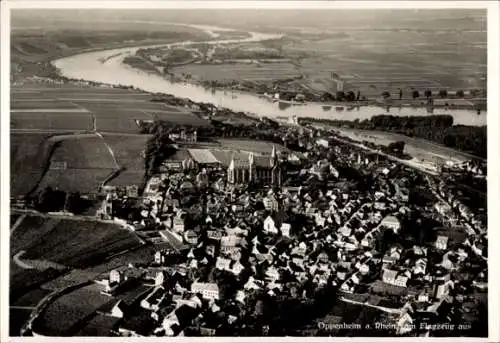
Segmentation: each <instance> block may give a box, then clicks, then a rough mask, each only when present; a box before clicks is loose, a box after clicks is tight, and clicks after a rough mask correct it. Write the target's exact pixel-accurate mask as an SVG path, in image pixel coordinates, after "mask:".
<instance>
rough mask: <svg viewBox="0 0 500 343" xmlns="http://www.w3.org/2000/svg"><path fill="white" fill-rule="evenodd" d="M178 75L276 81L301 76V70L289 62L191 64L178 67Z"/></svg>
mask: <svg viewBox="0 0 500 343" xmlns="http://www.w3.org/2000/svg"><path fill="white" fill-rule="evenodd" d="M172 71H173V72H174V73H176V74H182V73H187V74H190V75H193V77H194V78H198V79H200V80H207V81H212V80H214V81H231V80H247V81H272V80H276V79H288V78H295V77H299V76H300V75H301V73H300V70H298V69H297V67H296V66H295V65H293V64H291V63H288V62H275V63H260V64H258V65H257V64H253V63H252V64H250V63H249V64H243V63H237V64H233V63H231V64H229V63H227V64H221V65H219V64H190V65H186V66H182V67H176V68H174V69H173V70H172Z"/></svg>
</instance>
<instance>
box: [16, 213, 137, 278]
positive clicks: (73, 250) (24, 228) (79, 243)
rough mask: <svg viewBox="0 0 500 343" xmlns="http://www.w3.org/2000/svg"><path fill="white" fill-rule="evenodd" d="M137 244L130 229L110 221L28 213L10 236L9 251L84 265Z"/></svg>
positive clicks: (71, 264) (34, 257)
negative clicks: (61, 217) (52, 216)
mask: <svg viewBox="0 0 500 343" xmlns="http://www.w3.org/2000/svg"><path fill="white" fill-rule="evenodd" d="M138 245H139V242H138V240H137V239H136V238H135V237H134V236H133V234H131V233H130V232H128V231H126V230H125V229H122V228H121V227H119V226H117V225H114V224H105V223H99V222H90V221H82V220H70V219H58V218H41V217H36V216H28V217H27V218H26V219H25V220H24V221H23V222H22V223H21V225H20V226H19V227H18V228H17V229H16V231H15V232H14V234H13V236H12V238H11V254H14V253H16V252H18V251H20V250H24V251H25V254H24V255H23V258H25V259H36V260H47V261H51V262H55V263H60V264H63V265H65V266H70V267H74V268H76V267H78V268H81V267H85V266H91V265H96V264H99V263H101V261H102V260H103V259H105V258H106V257H109V256H111V255H113V254H116V253H118V252H120V251H123V250H126V249H130V248H133V247H136V246H138Z"/></svg>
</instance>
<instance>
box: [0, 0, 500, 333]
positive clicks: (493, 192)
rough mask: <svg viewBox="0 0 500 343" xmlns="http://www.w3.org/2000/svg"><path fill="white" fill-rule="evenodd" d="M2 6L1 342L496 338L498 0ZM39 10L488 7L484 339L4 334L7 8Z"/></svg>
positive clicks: (68, 1) (11, 0)
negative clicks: (486, 332)
mask: <svg viewBox="0 0 500 343" xmlns="http://www.w3.org/2000/svg"><path fill="white" fill-rule="evenodd" d="M0 5H1V21H0V24H1V40H0V41H1V43H2V44H1V52H2V53H1V73H0V76H1V103H0V105H1V114H2V115H1V129H2V133H1V134H0V139H1V140H0V149H1V166H2V170H1V174H0V176H1V179H0V180H1V182H0V192H1V207H0V210H1V212H0V214H1V230H0V234H1V236H0V247H1V257H2V258H1V267H0V272H1V288H0V289H1V294H0V295H1V297H0V305H1V307H0V309H1V312H0V324H1V326H0V333H1V336H0V341H1V342H21V341H23V342H24V341H41V342H68V341H78V342H96V341H99V342H100V341H113V340H116V341H120V342H122V341H125V342H133V341H138V342H139V341H140V342H149V341H151V342H158V341H161V342H178V341H185V342H187V341H189V342H197V341H199V342H202V341H203V342H205V341H213V342H235V341H236V342H265V341H267V342H285V341H289V342H306V341H307V342H325V341H332V342H368V341H369V342H387V341H396V342H414V341H417V340H418V342H478V341H490V342H498V341H500V328H499V327H500V315H499V305H500V297H499V295H500V294H499V286H500V284H499V278H500V277H499V272H500V270H499V264H500V263H495V262H497V261H498V262H500V257H499V256H498V255H499V251H498V249H496V250H495V245H496V244H500V236H499V235H500V232H498V230H497V229H496V225H498V223H500V213H499V211H498V209H499V207H498V205H499V202H498V200H499V195H500V186H499V182H498V181H499V180H498V174H499V172H498V170H497V167H498V166H499V164H498V157H499V136H500V125H499V120H498V115H500V111H499V106H498V103H499V101H498V95H499V91H500V88H499V78H498V77H499V68H498V62H499V61H500V56H499V51H498V45H499V39H500V36H499V6H500V5H499V2H497V1H307V2H306V1H303V2H296V1H209V0H207V1H120V0H117V1H109V0H108V1H80V0H75V1H73V0H65V1H44V0H39V1H22V0H18V1H17V0H16V1H15V0H7V1H2V2H1V3H0ZM20 8H25V9H42V8H47V9H49V8H52V9H56V8H81V9H90V8H102V9H104V8H123V9H125V8H129V9H141V8H144V9H153V8H170V9H191V8H198V9H200V8H201V9H223V8H224V9H225V8H234V9H255V8H262V9H353V10H355V9H363V8H370V9H374V8H385V9H391V8H400V9H413V8H415V9H417V8H419V9H440V8H447V9H448V8H449V9H459V8H461V9H467V8H469V9H476V8H478V9H487V10H488V113H489V115H488V118H487V123H488V209H489V213H488V228H489V232H488V236H489V237H488V238H489V239H488V241H489V260H490V261H494V263H490V264H489V266H488V270H489V294H488V300H489V304H488V312H489V316H488V318H489V338H488V339H478V338H444V339H437V338H367V337H363V338H359V339H358V338H345V337H342V338H341V337H332V338H312V337H311V338H310V337H304V338H291V337H265V338H247V337H234V338H233V337H230V338H223V337H215V338H207V337H201V338H194V337H185V338H163V337H162V338H140V339H137V338H127V339H124V338H102V337H101V338H88V337H71V338H67V337H64V338H36V339H33V338H29V337H26V338H23V337H10V338H9V337H7V336H6V335H7V332H8V315H9V312H8V306H7V304H8V289H9V255H10V254H9V246H10V245H9V226H10V218H9V217H10V215H9V213H10V210H9V190H10V164H9V158H10V150H9V146H10V144H9V141H10V137H9V128H10V120H9V107H10V103H9V94H10V82H9V80H10V77H9V75H10V74H9V72H10V70H9V69H10V68H9V61H10V25H9V23H10V20H9V19H10V16H9V14H10V10H11V9H20Z"/></svg>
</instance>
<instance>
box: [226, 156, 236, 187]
mask: <svg viewBox="0 0 500 343" xmlns="http://www.w3.org/2000/svg"><path fill="white" fill-rule="evenodd" d="M235 173H236V170H235V168H234V156H233V157H232V158H231V162H230V163H229V167H228V168H227V182H229V183H234V181H235Z"/></svg>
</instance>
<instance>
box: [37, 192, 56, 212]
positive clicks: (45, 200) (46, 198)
mask: <svg viewBox="0 0 500 343" xmlns="http://www.w3.org/2000/svg"><path fill="white" fill-rule="evenodd" d="M53 193H54V192H53V190H52V187H50V186H48V187H45V188H44V189H42V190H41V191H40V192H38V195H37V197H36V199H35V207H36V208H37V209H38V210H39V211H41V212H48V211H49V209H48V207H49V205H50V203H51V201H52V196H53Z"/></svg>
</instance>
